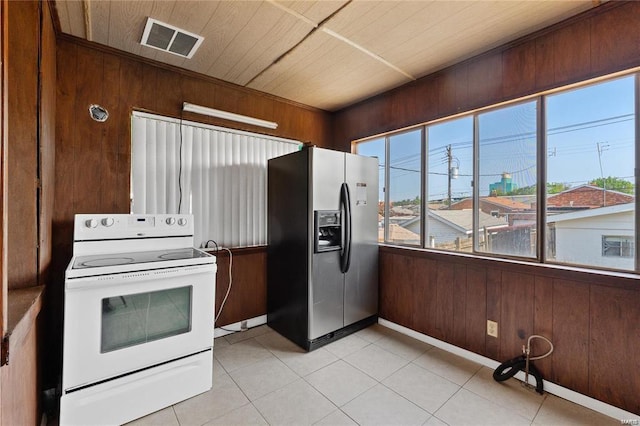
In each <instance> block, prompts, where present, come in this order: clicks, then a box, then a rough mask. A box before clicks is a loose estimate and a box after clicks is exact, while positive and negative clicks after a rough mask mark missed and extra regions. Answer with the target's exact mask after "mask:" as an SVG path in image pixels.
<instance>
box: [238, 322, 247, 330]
mask: <svg viewBox="0 0 640 426" xmlns="http://www.w3.org/2000/svg"><path fill="white" fill-rule="evenodd" d="M240 330H242V331H246V330H247V322H246V321H241V322H240Z"/></svg>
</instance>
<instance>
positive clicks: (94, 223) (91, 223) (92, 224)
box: [84, 219, 98, 228]
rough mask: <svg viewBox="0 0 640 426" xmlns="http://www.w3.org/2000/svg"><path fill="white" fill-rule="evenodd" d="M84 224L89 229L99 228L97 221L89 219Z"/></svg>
mask: <svg viewBox="0 0 640 426" xmlns="http://www.w3.org/2000/svg"><path fill="white" fill-rule="evenodd" d="M84 224H85V226H86V227H87V228H96V227H97V226H98V221H97V220H96V219H87V220H86V221H85V222H84Z"/></svg>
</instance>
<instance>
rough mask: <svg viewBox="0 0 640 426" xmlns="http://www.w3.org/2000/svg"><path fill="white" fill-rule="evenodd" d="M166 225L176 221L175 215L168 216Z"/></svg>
mask: <svg viewBox="0 0 640 426" xmlns="http://www.w3.org/2000/svg"><path fill="white" fill-rule="evenodd" d="M166 222H167V225H173V224H175V223H176V218H175V217H168V218H167V220H166Z"/></svg>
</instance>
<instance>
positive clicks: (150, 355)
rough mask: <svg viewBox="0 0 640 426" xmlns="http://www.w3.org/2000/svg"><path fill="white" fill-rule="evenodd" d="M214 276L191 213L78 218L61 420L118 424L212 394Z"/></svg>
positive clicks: (68, 287)
mask: <svg viewBox="0 0 640 426" xmlns="http://www.w3.org/2000/svg"><path fill="white" fill-rule="evenodd" d="M215 276H216V258H215V257H214V256H212V255H210V254H208V253H205V252H203V251H201V250H198V249H195V248H193V216H191V215H160V214H150V215H139V214H136V215H125V214H110V215H76V216H75V223H74V242H73V258H72V260H71V262H70V263H69V266H68V267H67V270H66V274H65V307H64V342H63V351H64V352H63V370H62V397H61V400H60V424H61V425H88V424H91V425H96V424H109V425H112V424H121V423H124V422H127V421H130V420H133V419H136V418H138V417H142V416H144V415H146V414H149V413H152V412H154V411H157V410H159V409H162V408H164V407H167V406H169V405H171V404H174V403H176V402H179V401H181V400H184V399H187V398H190V397H192V396H194V395H197V394H199V393H202V392H205V391H207V390H208V389H210V388H211V386H212V362H213V360H212V356H213V354H212V349H213V333H214V324H213V323H214V300H215Z"/></svg>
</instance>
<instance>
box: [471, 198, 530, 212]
mask: <svg viewBox="0 0 640 426" xmlns="http://www.w3.org/2000/svg"><path fill="white" fill-rule="evenodd" d="M480 202H481V203H482V202H485V203H489V204H495V205H497V206H500V207H505V208H508V209H510V210H528V209H530V208H531V206H530V205H528V204H525V203H521V202H519V201H515V200H514V199H513V198H511V197H508V196H506V197H482V198H480Z"/></svg>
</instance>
